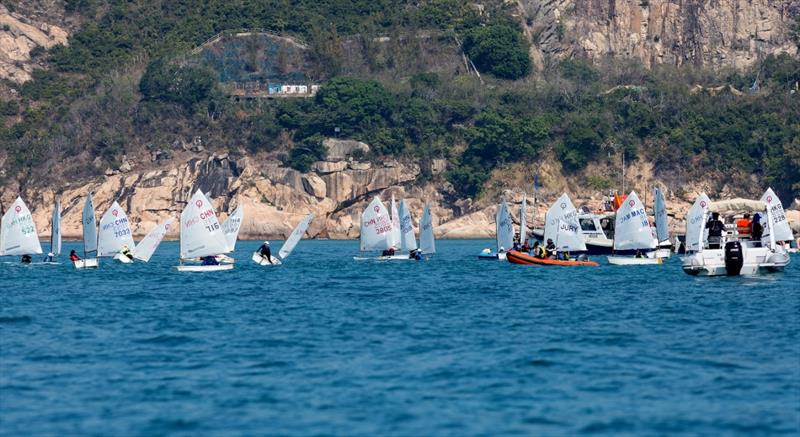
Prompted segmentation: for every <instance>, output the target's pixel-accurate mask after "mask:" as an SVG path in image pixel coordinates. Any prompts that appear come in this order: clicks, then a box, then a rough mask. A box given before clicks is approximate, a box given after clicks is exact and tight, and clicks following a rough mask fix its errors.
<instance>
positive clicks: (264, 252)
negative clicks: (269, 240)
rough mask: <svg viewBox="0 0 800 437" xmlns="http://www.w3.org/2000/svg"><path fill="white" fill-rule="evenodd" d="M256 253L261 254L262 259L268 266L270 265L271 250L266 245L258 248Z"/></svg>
mask: <svg viewBox="0 0 800 437" xmlns="http://www.w3.org/2000/svg"><path fill="white" fill-rule="evenodd" d="M258 253H260V254H261V256H262V257H264V258H266V259H267V261H269V263H270V264H272V250H271V249H270V248H269V246H267V245H266V244H262V245H261V247H259V248H258Z"/></svg>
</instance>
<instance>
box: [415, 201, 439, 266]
mask: <svg viewBox="0 0 800 437" xmlns="http://www.w3.org/2000/svg"><path fill="white" fill-rule="evenodd" d="M419 250H420V251H421V252H422V253H423V254H424V255H433V254H434V253H436V240H435V239H434V238H433V217H432V216H431V207H430V205H427V204H426V205H425V209H424V210H423V211H422V219H420V221H419Z"/></svg>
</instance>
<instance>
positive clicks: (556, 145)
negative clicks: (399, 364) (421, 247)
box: [0, 0, 800, 236]
mask: <svg viewBox="0 0 800 437" xmlns="http://www.w3.org/2000/svg"><path fill="white" fill-rule="evenodd" d="M4 4H6V3H4ZM285 6H286V4H285V3H284V2H279V1H277V0H276V1H256V0H245V1H241V2H237V4H236V5H232V4H230V3H229V2H222V1H206V2H199V1H194V0H179V1H174V2H163V3H161V2H158V3H157V2H152V3H150V2H139V3H130V2H125V1H121V0H105V1H95V2H81V1H67V2H65V3H61V2H55V1H53V2H50V1H44V0H35V1H34V0H31V1H24V2H19V3H18V4H16V5H15V7H16V10H15V11H13V12H7V13H5V12H4V13H5V14H6V15H8V16H11V14H15V15H13V16H14V17H15V18H14V19H15V20H17V21H18V22H20V23H22V22H29V23H34V24H35V25H36V26H37V27H36V28H38V29H50V31H49V32H50V33H49V34H48V35H56V34H58V32H57V31H55V30H52V29H55V28H58V29H65V30H63V32H64V33H66V32H67V31H70V32H72V33H71V35H70V37H69V40H68V42H67V45H60V44H58V43H56V44H51V43H50V42H44V41H43V42H41V43H38V42H36V40H35V39H31V38H30V37H28V36H26V37H25V38H27V40H26V41H33V43H31V44H29V43H27V42H26V43H25V44H26V45H25V47H27V49H28V53H27V55H26V56H27V58H25V57H23V58H25V59H21V60H20V61H15V62H12V63H10V64H9V65H13V66H14V68H16V69H17V70H18V71H20V73H18V74H17V76H15V79H13V80H6V81H5V82H3V87H5V88H4V92H3V101H2V104H0V116H2V117H4V121H5V123H4V125H3V127H2V129H1V130H0V138H2V142H3V147H2V148H1V149H0V184H2V201H3V204H6V202H7V201H8V199H10V198H12V197H13V196H14V195H16V193H17V192H22V193H25V194H26V195H27V196H28V197H30V198H31V199H33V200H32V202H33V204H34V206H38V207H40V208H42V209H46V208H49V206H48V205H49V202H50V201H51V199H52V196H53V195H54V194H63V195H64V196H65V197H70V199H72V198H73V197H74V198H77V197H76V196H79V195H80V194H81V193H82V192H84V191H86V190H89V189H101V190H109V192H108V193H107V195H106V196H105V198H103V199H102V200H101V201H100V202H99V204H100V205H99V208H100V209H102V207H103V206H102V205H103V203H104V202H108V203H110V201H112V200H113V199H114V198H117V197H119V198H121V199H122V200H123V201H125V202H129V208H130V209H131V210H132V212H134V214H132V215H135V214H136V213H138V214H140V215H142V216H143V218H142V220H145V221H148V220H155V219H157V218H159V217H163V216H164V215H166V214H173V215H174V214H175V213H176V212H177V211H179V208H180V205H181V202H185V199H186V198H188V193H189V192H190V191H191V190H192V189H194V188H197V187H202V188H203V189H205V190H210V191H212V194H213V196H215V197H216V198H217V199H218V202H220V204H219V205H218V206H219V207H222V209H227V208H228V207H231V206H233V205H234V204H235V203H236V202H238V201H245V200H247V201H252V202H253V207H254V208H256V209H258V208H267V209H269V211H267V210H263V211H261V210H260V211H261V212H260V214H262V216H265V217H267V216H268V217H272V218H274V220H275V221H276V222H280V223H289V221H290V219H293V217H294V216H295V215H297V214H300V213H302V212H303V211H305V210H314V211H317V212H318V214H321V215H324V216H325V217H327V219H328V220H327V221H326V224H325V226H324V229H323V228H319V229H317V231H316V235H319V236H326V235H328V236H352V228H351V226H352V223H351V222H353V220H355V218H356V215H355V214H356V211H357V210H358V209H359V208H360V207H361V206H362V205H363V202H364V201H366V199H367V197H368V196H370V195H373V194H379V193H384V192H386V193H388V192H396V193H397V194H398V195H401V194H403V195H407V196H410V197H414V198H416V199H417V201H422V200H431V201H434V202H435V204H436V206H437V208H438V216H439V217H440V219H441V220H440V221H441V222H442V223H444V222H446V221H449V222H452V223H454V224H453V225H451V227H453V228H455V227H457V226H466V227H468V228H469V227H470V226H468V225H465V224H464V223H466V222H469V221H470V220H473V221H475V225H474V226H472V227H471V229H474V230H475V232H479V230H480V229H481V227H482V226H484V225H485V220H483V219H477V218H476V217H478V216H481V217H483V216H485V217H487V218H488V217H490V212H489V210H486V208H487V207H489V206H490V205H491V204H493V203H494V202H495V201H496V200H497V196H498V195H499V194H501V193H503V192H506V190H516V192H519V190H520V189H525V188H527V189H528V190H529V191H530V188H529V187H530V184H531V181H532V179H533V176H534V175H539V176H540V179H541V180H542V181H543V185H544V192H545V195H546V196H549V195H555V194H556V193H557V192H558V191H560V190H564V189H568V190H570V192H572V193H574V194H576V195H578V196H579V197H581V199H582V202H586V203H589V204H593V205H594V204H597V203H598V202H599V197H600V196H601V195H602V193H604V192H607V191H608V190H610V189H619V188H621V187H620V183H619V181H620V173H621V165H620V164H621V161H622V157H623V155H624V158H625V160H626V162H627V163H628V166H629V169H628V178H627V183H628V185H629V186H633V187H635V188H636V189H637V190H640V191H641V190H647V189H650V188H652V187H653V186H654V185H656V184H659V185H661V186H663V187H665V188H666V189H667V190H668V191H669V192H670V193H672V199H673V201H675V202H679V203H681V204H683V202H685V201H686V200H687V198H689V197H691V196H692V195H693V192H694V190H695V189H697V188H698V187H703V188H704V189H706V190H708V191H709V194H710V195H711V196H712V197H721V196H733V195H736V196H739V195H741V196H749V197H754V196H757V195H759V194H760V192H761V191H762V190H763V188H764V187H765V186H767V185H772V186H774V187H775V188H776V190H777V191H778V193H779V195H781V197H782V198H784V200H785V201H786V202H790V201H791V198H793V197H797V196H798V195H799V194H800V122H798V120H800V93H798V81H800V61H799V60H798V57H797V50H798V44H800V42H799V39H798V35H797V32H798V31H799V30H800V18H799V17H800V13H798V11H800V8H799V7H798V6H799V5H798V2H766V1H748V2H740V1H718V2H715V4H714V5H713V6H712V5H710V4H706V3H704V2H692V1H688V2H680V3H677V4H676V3H672V2H664V1H655V0H653V1H649V2H642V1H636V2H625V1H616V0H615V1H609V2H598V1H557V0H551V1H541V2H538V1H520V2H516V3H506V2H499V1H497V2H484V3H481V4H473V3H466V2H460V1H455V0H431V1H424V2H389V1H372V2H367V1H344V0H341V1H340V0H328V1H322V2H317V1H315V2H311V1H296V2H293V3H292V7H288V8H287V7H285ZM0 12H2V11H0ZM26 14H27V16H26ZM0 15H2V14H0ZM46 34H47V33H46ZM9 35H11V36H13V37H14V38H15V39H14V40H15V41H21V40H22V39H21V38H22V36H20V35H21V33H20V31H19V29H18V27H15V28H11V27H10V26H9V28H8V29H5V28H4V29H3V30H2V31H0V40H7V39H8V37H9ZM53 38H55V37H53ZM53 38H51V40H53V41H56V40H55V39H53ZM48 41H49V40H48ZM37 44H40V45H37ZM2 47H3V46H2V45H0V49H2ZM17 47H19V44H17ZM10 54H11V51H6V52H4V53H0V55H5V56H6V57H7V58H8V59H11V58H9V56H10ZM2 59H3V58H2V57H1V56H0V61H2ZM0 65H2V62H0ZM23 73H24V74H28V75H29V76H30V77H24V76H23ZM6 78H7V79H9V78H10V76H7V77H6ZM29 79H30V80H29ZM281 85H296V86H301V85H302V86H307V87H308V88H307V89H308V91H309V93H308V94H309V95H305V96H302V97H297V96H286V95H280V94H272V95H270V92H271V91H270V90H272V91H275V89H279V88H280V86H281ZM312 85H313V86H320V88H319V91H318V92H316V93H315V94H314V95H311V87H312ZM275 87H278V88H275ZM315 89H316V88H315ZM329 138H336V139H339V140H343V139H347V140H355V141H361V142H363V143H364V144H366V145H367V146H366V147H365V148H363V149H359V150H356V151H354V152H353V153H352V154H350V155H349V156H344V157H342V159H339V158H337V157H331V156H329V155H330V153H331V149H330V147H328V146H326V145H325V144H324V142H325V141H326V139H329ZM326 144H329V143H326ZM221 157H224V159H223V158H221ZM187 162H188V163H187ZM198 163H211V164H203V165H204V166H206V167H208V166H210V167H208V168H209V169H213V168H217V167H216V166H218V165H221V166H222V168H224V169H225V170H224V171H222V173H220V172H219V171H216V170H215V171H213V172H212V173H213V174H215V175H216V176H213V177H206V176H203V175H204V174H206V172H204V171H201V168H206V167H203V166H201V167H198V165H200V164H198ZM214 163H217V164H214ZM212 164H213V165H212ZM245 169H247V170H245ZM209 171H211V170H209ZM178 174H180V175H181V178H180V181H181V182H180V183H179V184H177V185H176V179H175V178H174V177H175V176H176V175H178ZM243 174H244V175H247V178H243V177H242V175H243ZM248 178H250V179H252V181H250V180H248ZM258 180H263V184H266V185H265V186H271V187H281V188H280V189H278V188H270V189H266V188H264V187H262V188H260V189H257V190H255V191H253V190H254V188H253V187H255V186H258V182H257V181H258ZM209 185H212V186H211V187H209ZM159 187H160V188H159ZM156 188H159V190H160V191H159V192H160V193H161V194H159V195H158V196H160V197H159V198H161V199H163V202H161V203H159V205H160V206H158V207H155V206H152V205H149V201H150V198H149V197H148V195H147V193H149V191H147V190H151V189H156ZM387 190H388V191H387ZM68 193H69V194H68ZM508 195H509V196H511V194H508ZM101 197H102V196H101ZM237 198H240V200H236V199H237ZM70 202H72V200H70ZM231 202H232V203H231ZM256 203H263V204H264V206H263V207H259V206H257V205H256ZM275 214H278V216H276V215H275ZM476 214H477V216H476ZM45 216H46V214H45V215H42V217H45ZM348 220H349V221H348ZM459 220H461V221H459ZM487 220H488V219H487ZM142 226H144V224H142ZM282 226H283V225H282ZM287 226H288V225H287ZM283 227H286V226H283ZM283 227H281V229H277V228H276V229H272V230H269V229H261V228H257V227H256V228H253V233H254V234H257V233H259V232H273V231H274V233H275V234H280V233H282V232H284V229H283ZM454 236H455V234H454Z"/></svg>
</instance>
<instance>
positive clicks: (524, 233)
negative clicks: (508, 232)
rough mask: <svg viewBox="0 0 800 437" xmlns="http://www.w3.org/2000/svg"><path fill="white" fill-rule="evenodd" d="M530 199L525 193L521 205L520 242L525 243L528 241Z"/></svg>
mask: <svg viewBox="0 0 800 437" xmlns="http://www.w3.org/2000/svg"><path fill="white" fill-rule="evenodd" d="M527 209H528V199H527V198H526V196H525V195H524V194H523V195H522V203H521V204H520V205H519V242H520V244H525V242H526V241H528V212H527Z"/></svg>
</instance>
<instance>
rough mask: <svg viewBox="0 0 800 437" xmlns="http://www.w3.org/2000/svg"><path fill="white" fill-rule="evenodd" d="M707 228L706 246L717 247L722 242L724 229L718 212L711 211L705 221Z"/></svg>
mask: <svg viewBox="0 0 800 437" xmlns="http://www.w3.org/2000/svg"><path fill="white" fill-rule="evenodd" d="M706 229H708V248H709V249H719V248H720V245H721V244H722V232H723V231H724V230H725V224H724V223H722V220H720V219H719V213H718V212H712V213H711V218H710V219H709V220H708V222H707V223H706Z"/></svg>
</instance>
